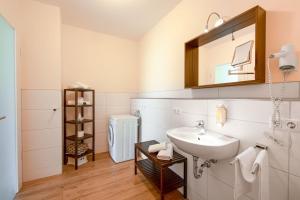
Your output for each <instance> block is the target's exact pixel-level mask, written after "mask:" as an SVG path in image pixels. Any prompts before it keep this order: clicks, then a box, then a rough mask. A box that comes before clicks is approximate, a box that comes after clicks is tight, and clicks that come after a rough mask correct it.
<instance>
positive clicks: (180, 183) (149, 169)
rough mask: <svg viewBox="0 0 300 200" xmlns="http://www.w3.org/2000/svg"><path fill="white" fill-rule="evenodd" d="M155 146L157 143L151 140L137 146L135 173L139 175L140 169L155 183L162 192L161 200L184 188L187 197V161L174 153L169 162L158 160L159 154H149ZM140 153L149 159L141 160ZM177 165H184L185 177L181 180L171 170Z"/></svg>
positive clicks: (184, 194)
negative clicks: (149, 148) (167, 194)
mask: <svg viewBox="0 0 300 200" xmlns="http://www.w3.org/2000/svg"><path fill="white" fill-rule="evenodd" d="M153 144H158V142H157V141H155V140H151V141H147V142H141V143H136V144H135V167H134V173H135V174H137V169H139V170H140V171H141V172H142V173H143V175H144V176H145V177H146V178H147V179H148V180H149V181H150V182H151V183H153V184H154V185H155V186H156V188H157V189H158V190H159V191H160V197H161V200H163V199H164V194H166V193H168V192H171V191H173V190H175V189H177V188H180V187H184V188H183V196H184V198H186V197H187V159H186V157H184V156H182V155H181V154H179V153H177V152H175V151H174V153H173V159H172V160H169V161H164V160H159V159H157V157H156V156H157V153H149V152H148V147H149V146H150V145H153ZM139 153H143V154H144V155H145V156H146V157H147V158H146V159H142V158H139V156H138V155H139ZM138 158H139V159H138ZM176 163H183V164H184V173H183V174H184V175H183V178H181V177H180V176H179V175H178V174H176V173H175V172H174V171H172V170H171V169H169V167H170V166H172V165H174V164H176Z"/></svg>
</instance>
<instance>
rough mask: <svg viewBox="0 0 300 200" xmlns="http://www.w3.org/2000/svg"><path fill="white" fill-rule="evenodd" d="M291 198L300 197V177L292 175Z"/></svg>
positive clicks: (297, 199) (297, 198) (295, 199)
mask: <svg viewBox="0 0 300 200" xmlns="http://www.w3.org/2000/svg"><path fill="white" fill-rule="evenodd" d="M289 192H290V199H289V200H299V199H300V177H297V176H293V175H290V191H289Z"/></svg>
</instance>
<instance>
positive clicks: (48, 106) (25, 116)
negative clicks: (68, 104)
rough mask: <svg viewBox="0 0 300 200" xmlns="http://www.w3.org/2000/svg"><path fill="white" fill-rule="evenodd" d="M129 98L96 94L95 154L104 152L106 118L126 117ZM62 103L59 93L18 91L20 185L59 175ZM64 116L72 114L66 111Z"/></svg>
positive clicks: (112, 94) (60, 169) (128, 109)
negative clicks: (20, 154) (21, 176)
mask: <svg viewBox="0 0 300 200" xmlns="http://www.w3.org/2000/svg"><path fill="white" fill-rule="evenodd" d="M133 97H136V94H135V93H101V92H96V94H95V101H96V102H95V106H96V107H95V120H96V122H95V139H96V141H95V148H96V153H102V152H107V151H108V142H107V130H108V129H107V124H108V119H109V116H110V115H115V114H129V113H130V104H131V98H133ZM62 103H63V101H62V91H61V90H23V91H22V141H23V145H22V146H23V170H24V172H23V181H24V182H27V181H31V180H35V179H39V178H43V177H47V176H52V175H56V174H61V173H62V155H63V152H62V138H63V133H62V122H63V121H62ZM54 108H55V109H57V110H56V111H53V109H54ZM71 112H72V111H71ZM88 114H91V113H88ZM68 117H73V115H71V113H69V112H68ZM68 128H71V129H72V127H69V126H68Z"/></svg>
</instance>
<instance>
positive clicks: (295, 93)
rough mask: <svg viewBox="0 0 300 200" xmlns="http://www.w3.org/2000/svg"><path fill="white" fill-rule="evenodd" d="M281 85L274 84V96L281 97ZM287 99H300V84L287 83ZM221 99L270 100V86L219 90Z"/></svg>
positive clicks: (248, 86) (249, 86)
mask: <svg viewBox="0 0 300 200" xmlns="http://www.w3.org/2000/svg"><path fill="white" fill-rule="evenodd" d="M281 85H282V84H273V96H281ZM285 88H286V89H285V93H284V97H285V98H299V83H298V82H292V83H286V86H285ZM219 98H269V87H268V84H260V85H247V86H235V87H223V88H219Z"/></svg>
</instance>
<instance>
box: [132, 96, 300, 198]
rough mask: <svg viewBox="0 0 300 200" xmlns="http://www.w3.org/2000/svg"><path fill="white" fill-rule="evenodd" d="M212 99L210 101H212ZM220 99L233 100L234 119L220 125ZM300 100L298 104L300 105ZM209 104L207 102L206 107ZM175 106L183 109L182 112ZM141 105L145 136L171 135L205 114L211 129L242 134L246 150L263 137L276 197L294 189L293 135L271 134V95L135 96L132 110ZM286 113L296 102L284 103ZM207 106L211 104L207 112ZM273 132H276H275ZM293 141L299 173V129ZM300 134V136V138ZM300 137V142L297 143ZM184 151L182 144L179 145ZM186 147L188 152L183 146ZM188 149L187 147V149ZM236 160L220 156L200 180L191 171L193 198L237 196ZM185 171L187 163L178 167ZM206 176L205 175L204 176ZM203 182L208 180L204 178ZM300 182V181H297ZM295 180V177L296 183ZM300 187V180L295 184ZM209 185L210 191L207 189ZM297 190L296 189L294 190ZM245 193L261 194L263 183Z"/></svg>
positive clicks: (294, 111) (294, 109)
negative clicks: (217, 113) (217, 109)
mask: <svg viewBox="0 0 300 200" xmlns="http://www.w3.org/2000/svg"><path fill="white" fill-rule="evenodd" d="M206 102H207V103H206ZM220 102H222V103H224V104H225V105H227V106H229V113H228V117H229V120H228V122H227V123H226V124H225V125H224V126H223V127H219V126H218V125H216V122H215V106H216V105H217V104H219V103H220ZM298 103H299V102H293V103H292V104H291V106H292V109H291V110H292V113H291V116H292V117H293V116H296V117H297V116H298V112H297V110H298V108H297V107H298V105H299V108H300V103H299V104H298ZM297 104H298V105H297ZM206 107H207V108H206ZM174 108H176V109H179V110H180V112H179V113H176V112H175V111H174V110H175V109H174ZM136 109H140V110H141V112H142V121H143V124H142V138H143V140H151V139H157V140H159V141H164V140H167V137H166V131H167V130H168V129H171V128H174V127H180V126H194V125H195V124H194V121H196V120H199V119H203V120H205V122H206V127H207V129H209V130H212V131H216V132H219V133H222V134H225V135H229V136H232V137H236V138H239V139H240V141H241V145H240V151H242V150H244V149H246V148H247V147H249V146H253V145H255V143H257V142H258V143H262V144H265V145H267V146H268V147H269V150H268V152H269V160H270V166H272V167H271V168H270V179H271V181H270V182H271V185H270V188H271V193H272V196H271V199H272V200H273V199H274V200H279V199H280V200H283V199H286V198H287V192H288V188H287V187H288V184H287V182H288V178H287V177H288V176H287V172H288V137H287V136H288V135H287V132H286V131H276V132H275V134H276V137H277V138H278V139H279V140H280V142H282V144H283V145H282V146H281V145H278V144H275V143H274V142H273V141H272V140H270V139H268V138H267V135H266V132H268V133H269V132H270V129H269V125H268V120H269V117H270V115H271V112H272V106H271V103H270V102H269V101H267V100H250V99H248V100H247V99H225V100H222V99H218V100H169V99H135V100H133V101H132V111H134V110H136ZM281 109H282V117H289V115H290V113H289V110H290V103H289V102H285V103H284V104H283V106H282V108H281ZM205 110H208V112H207V114H205ZM269 134H270V133H269ZM292 135H293V143H294V144H293V147H292V154H291V155H292V157H291V158H292V159H291V173H293V174H296V175H298V171H299V170H298V168H300V166H299V163H298V160H299V159H298V156H297V155H298V154H300V152H298V150H299V148H298V146H299V145H300V141H298V136H299V135H300V134H298V133H293V134H292ZM299 140H300V138H299ZM298 143H299V145H297V144H298ZM178 151H180V150H178ZM181 153H182V152H181ZM183 154H184V153H183ZM184 155H186V156H187V157H188V163H189V166H190V167H191V166H192V157H191V156H190V155H187V154H184ZM230 161H231V159H229V160H225V161H219V162H218V164H217V165H215V166H213V167H211V168H210V169H209V170H208V171H207V173H206V175H205V176H207V178H206V181H205V179H202V180H196V179H194V177H193V175H192V169H190V168H189V170H188V171H189V172H188V179H189V180H188V188H189V198H190V199H201V200H202V199H206V200H211V199H212V200H213V199H217V200H220V199H222V200H223V199H225V200H226V199H230V200H231V199H232V195H233V182H234V169H233V167H232V166H230V165H229V164H228V163H229V162H230ZM176 170H177V171H178V172H179V173H180V171H181V168H180V167H175V171H176ZM203 180H204V181H203ZM201 182H203V184H202V183H201ZM295 182H296V181H295ZM293 184H294V183H293ZM295 187H296V185H295ZM207 190H208V193H207ZM293 191H295V189H294V190H293ZM241 199H247V200H249V199H251V200H256V199H257V188H256V189H255V190H254V191H253V192H251V193H249V194H248V195H247V196H244V197H242V198H241Z"/></svg>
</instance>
